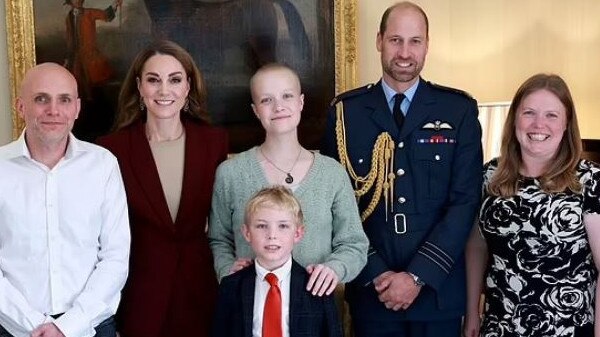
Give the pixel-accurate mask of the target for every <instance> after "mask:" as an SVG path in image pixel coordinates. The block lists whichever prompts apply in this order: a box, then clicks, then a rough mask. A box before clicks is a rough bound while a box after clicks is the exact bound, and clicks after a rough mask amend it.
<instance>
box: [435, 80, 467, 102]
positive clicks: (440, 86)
mask: <svg viewBox="0 0 600 337" xmlns="http://www.w3.org/2000/svg"><path fill="white" fill-rule="evenodd" d="M427 83H429V84H430V85H431V86H432V87H434V88H437V89H440V90H444V91H449V92H453V93H455V94H459V95H462V96H466V97H468V98H470V99H474V98H473V96H471V94H469V93H468V92H466V91H464V90H460V89H456V88H451V87H446V86H444V85H439V84H437V83H433V82H427Z"/></svg>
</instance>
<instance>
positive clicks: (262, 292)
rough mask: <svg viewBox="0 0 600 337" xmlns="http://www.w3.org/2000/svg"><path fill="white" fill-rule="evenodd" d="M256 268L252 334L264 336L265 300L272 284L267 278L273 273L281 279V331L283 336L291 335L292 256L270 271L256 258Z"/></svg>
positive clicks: (256, 336)
mask: <svg viewBox="0 0 600 337" xmlns="http://www.w3.org/2000/svg"><path fill="white" fill-rule="evenodd" d="M254 268H256V282H255V285H254V314H253V318H252V336H253V337H262V322H263V312H264V308H265V300H266V299H267V293H268V292H269V288H270V285H269V283H268V282H267V281H266V280H265V276H266V275H267V274H268V273H273V274H275V276H277V279H278V280H279V290H280V291H281V328H282V329H281V331H282V332H283V337H289V336H290V328H289V327H290V326H289V313H290V279H291V277H290V276H291V271H292V257H291V256H290V258H289V259H288V260H287V261H286V262H285V263H284V264H283V265H282V266H281V267H279V268H277V269H275V270H273V271H269V270H267V269H265V268H263V267H262V266H261V265H260V263H259V262H258V260H256V259H255V260H254Z"/></svg>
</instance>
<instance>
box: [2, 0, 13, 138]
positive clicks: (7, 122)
mask: <svg viewBox="0 0 600 337" xmlns="http://www.w3.org/2000/svg"><path fill="white" fill-rule="evenodd" d="M0 18H1V19H0V79H4V80H2V81H0V145H3V144H6V143H8V142H9V141H10V140H11V138H12V120H11V112H10V111H11V110H10V107H11V104H10V93H9V78H8V60H7V54H6V23H5V20H4V18H5V10H4V1H2V3H1V4H0Z"/></svg>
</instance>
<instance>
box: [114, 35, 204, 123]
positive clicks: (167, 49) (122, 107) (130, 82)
mask: <svg viewBox="0 0 600 337" xmlns="http://www.w3.org/2000/svg"><path fill="white" fill-rule="evenodd" d="M154 55H170V56H173V57H174V58H176V59H177V60H178V61H179V62H180V63H181V65H182V66H183V69H184V70H185V73H186V76H187V79H188V82H189V84H190V91H189V93H188V97H187V99H188V102H189V103H188V104H189V108H188V109H186V110H182V111H181V113H182V117H183V116H184V115H187V116H188V117H191V118H192V119H196V120H200V121H204V122H206V123H209V115H208V111H207V108H206V85H205V84H204V79H203V77H202V73H200V70H198V67H197V66H196V64H195V63H194V59H193V58H192V56H191V55H190V54H189V53H188V52H187V51H186V50H185V49H183V48H182V47H181V46H179V45H178V44H176V43H175V42H172V41H168V40H158V41H155V42H153V43H152V44H150V45H149V46H148V47H146V48H144V50H142V51H140V52H139V53H138V54H137V56H136V57H135V59H134V60H133V63H132V64H131V67H130V68H129V71H128V72H127V76H125V80H124V81H123V85H122V86H121V91H120V93H119V102H118V105H117V117H116V118H115V123H114V126H113V129H114V130H115V131H116V130H119V129H122V128H124V127H126V126H128V125H130V124H132V123H134V122H135V121H137V120H139V119H145V118H146V109H144V110H142V109H140V99H141V97H140V93H139V90H138V86H137V81H138V78H141V75H142V69H143V68H144V65H145V64H146V61H148V59H149V58H150V57H152V56H154Z"/></svg>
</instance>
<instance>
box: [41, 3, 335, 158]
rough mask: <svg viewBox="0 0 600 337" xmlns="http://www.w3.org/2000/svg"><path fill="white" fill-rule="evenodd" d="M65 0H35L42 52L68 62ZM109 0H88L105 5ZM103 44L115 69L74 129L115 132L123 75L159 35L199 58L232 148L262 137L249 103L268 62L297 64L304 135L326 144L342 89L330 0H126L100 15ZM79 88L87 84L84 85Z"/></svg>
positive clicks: (216, 117) (89, 134)
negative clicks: (112, 14) (253, 81)
mask: <svg viewBox="0 0 600 337" xmlns="http://www.w3.org/2000/svg"><path fill="white" fill-rule="evenodd" d="M62 3H63V1H48V0H35V1H34V15H35V25H36V27H35V32H36V59H37V62H38V63H40V62H46V61H53V62H58V63H61V64H63V63H64V62H65V60H66V58H67V55H68V53H69V50H68V47H67V43H66V41H67V37H66V36H67V32H66V19H67V16H68V12H69V10H70V9H71V7H70V6H69V5H63V4H62ZM111 3H112V1H111V0H96V1H94V0H87V1H85V2H84V4H83V6H84V8H97V9H105V8H106V7H108V6H109V5H110V4H111ZM96 32H97V48H98V50H99V53H101V54H102V55H103V56H105V57H106V58H107V59H108V60H109V63H110V67H111V68H112V70H113V76H112V77H111V78H110V79H109V80H107V81H105V82H104V83H102V84H101V85H94V86H92V88H91V90H88V92H89V93H90V94H89V95H87V96H88V97H84V96H85V95H84V96H82V97H83V99H82V105H83V107H82V112H81V114H80V117H79V119H78V120H77V122H76V125H75V129H74V133H75V134H76V135H77V136H78V137H80V138H82V139H85V140H89V141H93V140H94V139H95V138H96V137H97V136H99V135H102V134H105V133H107V132H109V131H110V128H111V127H112V121H113V118H114V114H115V111H114V110H115V107H116V103H117V96H118V92H119V87H120V83H121V80H122V79H123V78H124V76H125V73H126V71H127V69H128V67H129V65H130V63H131V61H132V60H133V57H134V56H135V54H136V53H137V52H138V51H139V50H140V49H142V48H143V47H144V46H146V45H147V44H148V43H150V42H151V41H152V40H154V39H158V38H167V39H171V40H173V41H175V42H177V43H179V44H180V45H181V46H182V47H184V48H185V49H187V50H188V51H189V52H190V53H191V54H192V55H193V56H194V58H195V60H196V63H197V65H198V67H199V68H200V70H201V72H202V73H203V75H204V78H205V81H206V84H207V89H208V105H209V112H210V114H211V118H212V121H213V123H214V124H215V125H219V126H222V127H225V128H226V129H227V130H228V132H229V135H230V150H231V152H240V151H243V150H245V149H248V148H250V147H251V146H253V145H256V144H259V143H260V142H262V140H263V137H264V135H263V130H262V127H261V126H260V123H259V122H258V120H257V119H256V118H255V117H254V115H253V113H252V109H251V107H250V103H251V99H250V92H249V88H248V81H249V79H250V76H251V75H252V74H253V73H254V72H255V71H256V69H258V67H260V66H261V65H263V64H265V63H269V62H281V63H284V64H287V65H288V66H290V67H292V68H293V69H295V70H296V71H297V72H298V74H299V76H300V80H301V83H302V87H303V92H304V94H305V106H304V111H303V116H302V121H301V123H300V130H299V134H300V141H301V142H302V144H303V145H304V146H306V147H307V148H310V149H316V148H318V147H319V141H320V138H321V133H322V131H323V128H324V124H325V112H326V109H327V105H328V103H329V102H330V101H331V99H332V98H333V96H334V91H335V78H334V68H335V56H334V42H335V39H334V33H333V1H332V0H123V7H122V8H121V9H119V11H118V12H117V16H116V18H115V19H114V20H112V21H111V22H108V23H107V22H103V21H97V22H96ZM81 93H82V90H81V88H80V94H81Z"/></svg>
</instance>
